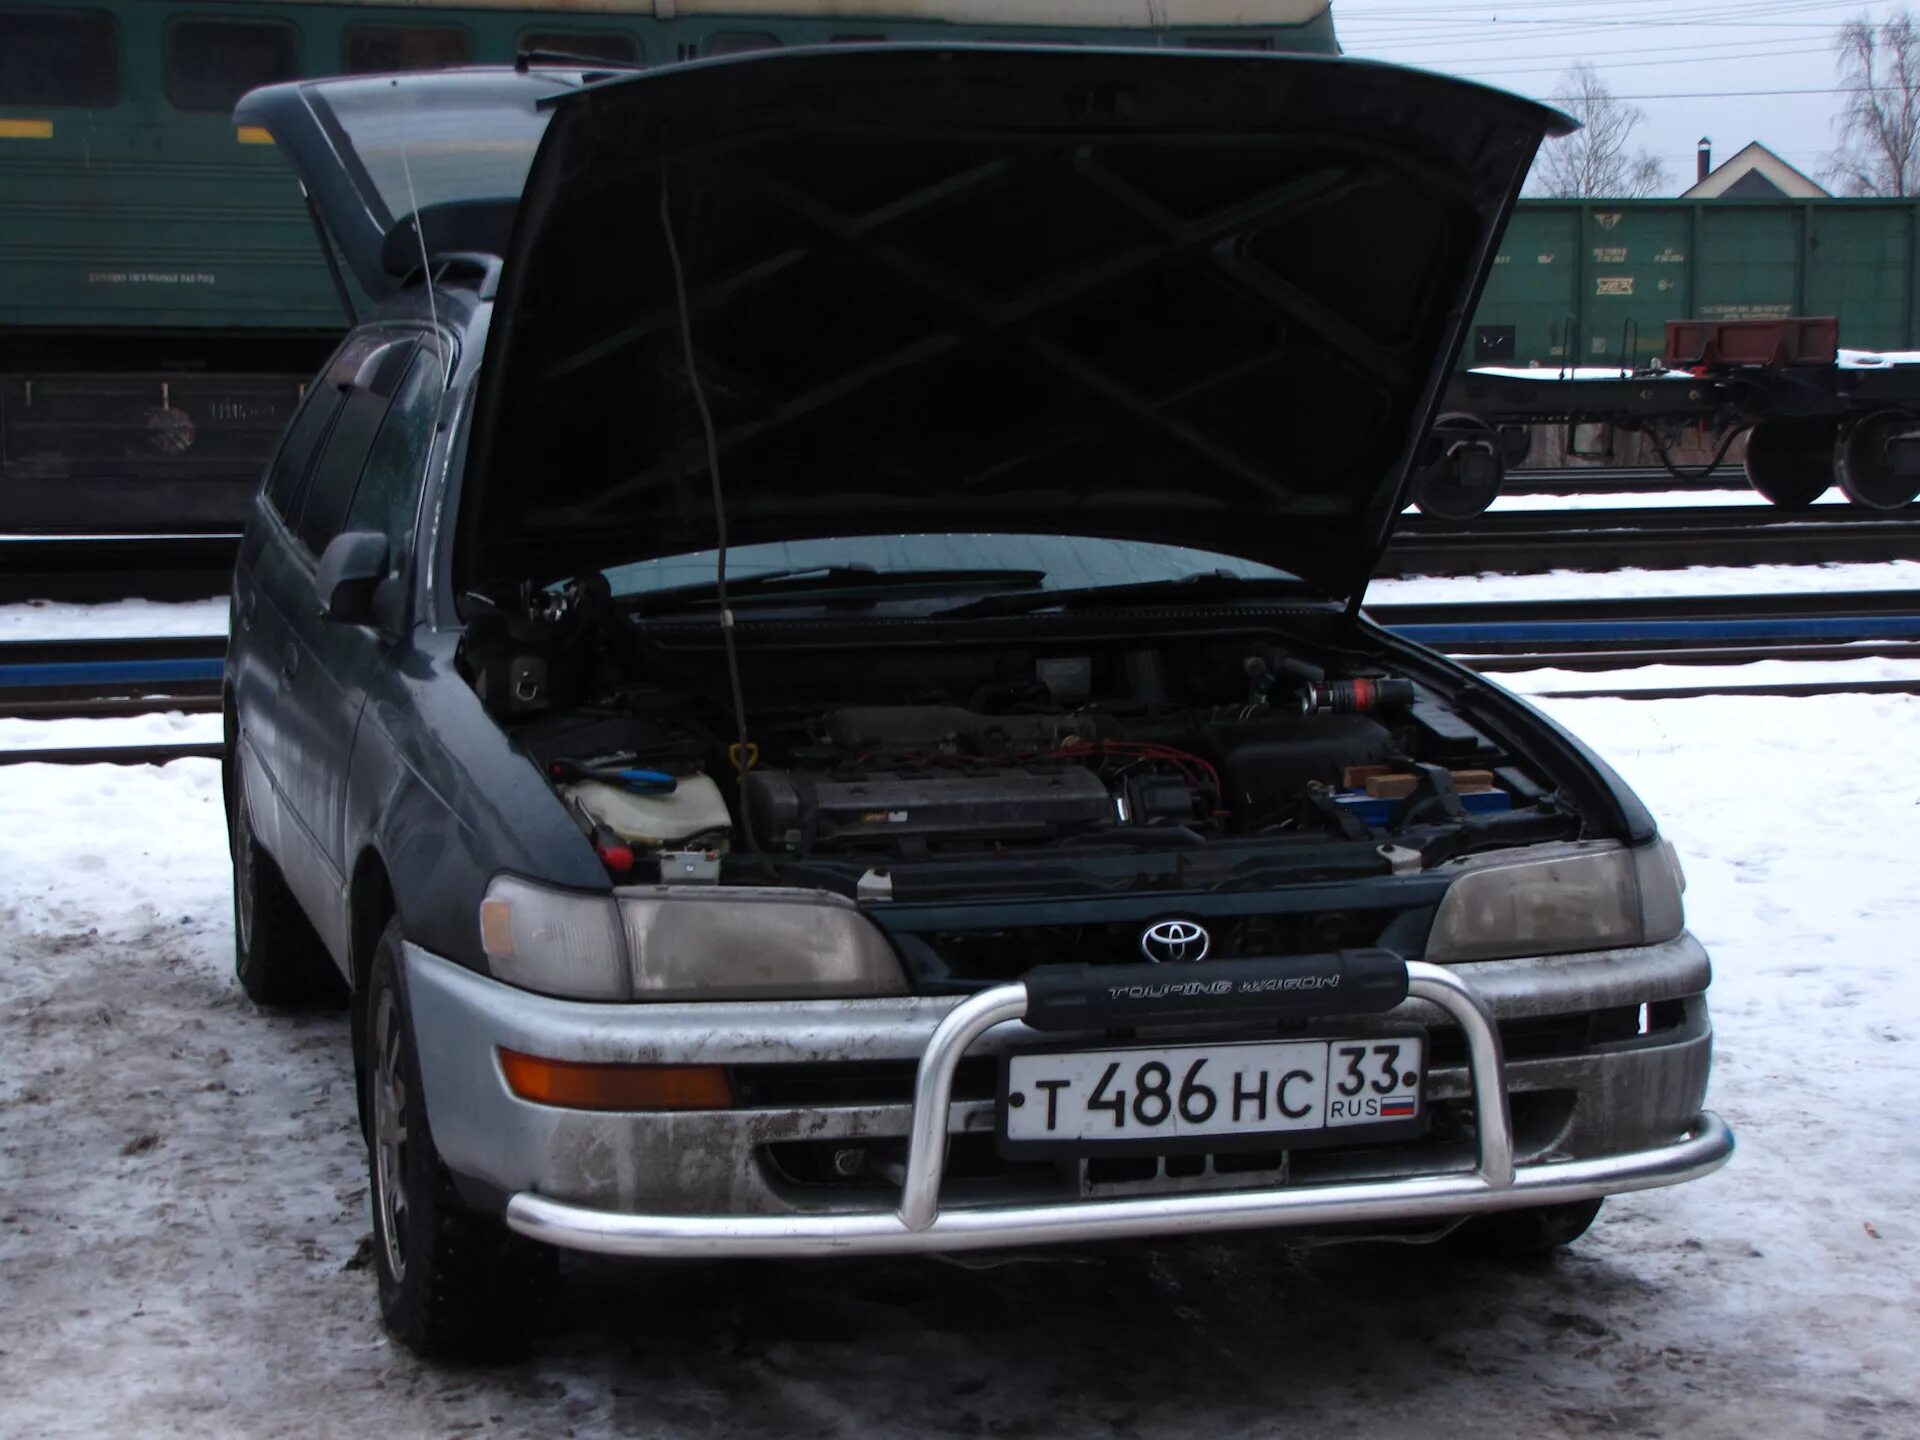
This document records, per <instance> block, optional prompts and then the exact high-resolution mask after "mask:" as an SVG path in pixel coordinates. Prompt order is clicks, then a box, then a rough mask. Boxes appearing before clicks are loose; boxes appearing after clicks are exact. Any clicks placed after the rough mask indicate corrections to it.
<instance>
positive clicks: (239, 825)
mask: <svg viewBox="0 0 1920 1440" xmlns="http://www.w3.org/2000/svg"><path fill="white" fill-rule="evenodd" d="M227 793H228V796H229V799H230V805H231V809H230V810H229V813H228V816H227V839H228V844H229V847H230V849H231V851H232V857H233V973H234V975H235V976H237V977H238V979H239V981H240V988H241V989H242V990H244V991H245V992H246V996H247V998H248V999H249V1000H251V1001H253V1003H254V1004H256V1005H264V1006H270V1007H272V1008H275V1009H286V1008H291V1007H296V1006H305V1005H337V1004H339V1003H340V1001H341V1000H342V999H343V998H344V997H345V995H346V986H345V984H344V983H343V982H342V981H341V979H340V972H339V971H337V970H336V969H334V966H333V960H332V958H331V957H329V956H328V954H327V949H326V946H324V945H323V944H321V943H320V937H319V936H318V935H317V934H315V933H314V929H313V926H312V924H311V923H310V922H309V921H308V920H307V917H306V915H305V914H303V913H302V912H301V909H300V903H299V902H298V901H297V900H295V899H294V898H293V892H292V891H290V890H289V889H287V882H286V879H285V877H283V876H282V875H281V873H280V867H279V866H278V865H276V864H274V862H273V857H272V856H271V855H269V854H267V852H266V851H265V850H264V849H263V848H262V847H261V845H260V841H259V838H258V837H257V836H256V835H255V834H254V833H253V821H252V818H251V817H250V815H249V814H248V811H247V792H246V783H245V781H244V779H243V778H242V772H241V770H240V767H239V765H238V764H235V765H234V767H233V773H232V777H231V782H230V784H229V785H228V787H227Z"/></svg>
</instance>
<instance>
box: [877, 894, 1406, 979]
mask: <svg viewBox="0 0 1920 1440" xmlns="http://www.w3.org/2000/svg"><path fill="white" fill-rule="evenodd" d="M1396 913H1397V912H1394V911H1390V910H1326V911H1304V910H1302V911H1292V912H1286V913H1281V914H1273V915H1244V916H1237V917H1227V918H1218V919H1214V918H1209V919H1207V920H1206V922H1205V923H1206V925H1207V928H1208V930H1209V931H1210V932H1211V937H1212V945H1211V947H1210V948H1209V950H1208V952H1207V955H1208V958H1209V959H1213V960H1233V959H1251V958H1256V957H1259V958H1264V957H1267V956H1273V955H1316V954H1324V953H1326V952H1328V951H1332V950H1360V949H1365V948H1367V947H1369V946H1372V945H1375V944H1377V943H1378V942H1379V940H1380V937H1381V936H1382V935H1383V934H1384V933H1385V932H1386V930H1387V927H1388V926H1389V925H1391V924H1392V923H1393V921H1394V919H1395V918H1396ZM1141 928H1142V927H1141V925H1140V923H1139V922H1138V921H1132V920H1128V921H1118V922H1114V923H1111V924H1099V925H1023V926H1020V927H1019V928H1017V929H1007V930H924V931H898V932H895V934H894V940H895V942H896V943H897V944H899V945H900V948H901V951H902V954H903V957H904V958H905V959H906V960H907V961H908V963H909V965H911V966H912V967H913V968H914V969H916V970H920V971H922V972H923V973H924V972H928V971H931V972H932V973H935V974H938V975H939V976H940V977H941V978H942V979H951V980H981V981H998V980H1017V979H1019V978H1020V977H1021V976H1022V975H1024V974H1026V973H1027V971H1029V970H1031V969H1033V968H1034V967H1035V966H1038V965H1137V964H1139V963H1140V962H1141V959H1142V956H1141V953H1140V931H1141Z"/></svg>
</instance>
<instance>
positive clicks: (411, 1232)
mask: <svg viewBox="0 0 1920 1440" xmlns="http://www.w3.org/2000/svg"><path fill="white" fill-rule="evenodd" d="M401 972H402V965H401V936H400V924H399V921H397V920H396V921H394V922H392V923H391V924H389V925H388V926H387V928H386V932H385V933H384V934H382V935H381V937H380V944H379V947H378V948H377V949H376V950H375V952H374V959H373V970H372V974H371V975H370V976H369V977H368V983H367V993H366V995H365V996H364V997H363V999H364V1004H365V1007H366V1008H365V1016H364V1024H363V1027H362V1033H363V1034H364V1035H365V1037H366V1041H365V1043H366V1047H367V1053H366V1063H365V1065H364V1067H363V1070H364V1079H363V1082H362V1083H363V1084H364V1085H365V1087H366V1094H365V1103H366V1114H367V1115H368V1116H369V1117H370V1118H371V1122H372V1123H371V1124H370V1125H369V1127H368V1130H369V1134H368V1137H367V1171H368V1180H369V1182H370V1183H369V1184H368V1186H367V1193H368V1195H369V1197H370V1199H371V1201H372V1204H373V1256H374V1268H375V1270H376V1271H377V1273H378V1275H379V1282H380V1318H381V1319H382V1320H383V1321H385V1322H386V1326H387V1328H388V1329H389V1330H391V1331H392V1332H393V1334H394V1336H395V1337H396V1338H397V1339H398V1340H399V1341H400V1342H401V1343H402V1344H403V1345H405V1346H406V1347H407V1348H408V1349H409V1350H412V1351H413V1352H414V1353H416V1354H419V1355H424V1356H430V1357H437V1358H443V1359H463V1360H480V1359H499V1358H502V1357H505V1356H509V1355H512V1354H513V1353H515V1352H516V1351H517V1350H519V1348H520V1347H521V1345H522V1344H523V1343H524V1341H525V1338H526V1330H527V1324H528V1321H529V1320H530V1318H531V1317H532V1316H533V1314H534V1313H535V1312H536V1310H537V1308H538V1301H539V1300H540V1299H541V1298H542V1297H543V1296H544V1294H545V1293H546V1290H547V1288H548V1285H549V1284H550V1282H551V1279H552V1275H553V1270H554V1261H555V1255H554V1252H553V1251H552V1250H550V1249H548V1248H547V1247H546V1246H544V1245H537V1244H535V1243H534V1242H533V1241H531V1240H527V1239H525V1238H524V1237H522V1236H519V1235H515V1234H514V1233H513V1232H511V1231H510V1230H508V1229H507V1228H506V1226H505V1225H504V1224H502V1223H501V1222H500V1221H499V1220H497V1219H494V1218H493V1217H492V1216H489V1215H482V1214H479V1213H477V1212H475V1211H473V1210H470V1209H468V1208H467V1207H466V1206H465V1205H464V1204H463V1203H462V1202H461V1200H460V1197H459V1194H458V1193H457V1192H456V1191H455V1189H454V1186H453V1181H452V1178H451V1177H450V1176H449V1175H448V1174H447V1170H446V1166H445V1165H443V1164H442V1163H441V1160H440V1154H439V1152H438V1151H437V1150H436V1149H435V1148H434V1144H433V1136H432V1134H431V1133H430V1132H429V1131H428V1129H427V1107H426V1100H425V1097H424V1095H423V1093H422V1090H421V1086H420V1062H419V1058H418V1055H417V1053H416V1051H415V1049H414V1043H413V1025H412V1021H411V1019H410V1017H409V1014H408V1010H407V999H406V984H405V980H404V978H403V976H402V973H401Z"/></svg>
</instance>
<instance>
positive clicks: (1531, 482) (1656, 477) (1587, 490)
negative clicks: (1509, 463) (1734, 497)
mask: <svg viewBox="0 0 1920 1440" xmlns="http://www.w3.org/2000/svg"><path fill="white" fill-rule="evenodd" d="M1688 468H1690V467H1688V466H1686V465H1684V464H1683V465H1682V466H1681V469H1683V470H1684V469H1688ZM1691 468H1694V469H1697V468H1699V467H1697V466H1694V467H1691ZM1746 488H1747V472H1746V470H1745V469H1744V468H1742V467H1741V466H1739V465H1720V466H1716V467H1715V468H1714V469H1713V470H1712V471H1711V472H1710V473H1708V474H1706V475H1687V476H1684V477H1682V476H1679V475H1675V474H1673V473H1672V472H1671V471H1669V470H1667V469H1666V468H1665V467H1664V466H1660V465H1556V466H1552V467H1545V468H1542V469H1538V470H1509V471H1508V472H1507V478H1506V483H1505V484H1503V485H1502V486H1501V487H1500V493H1501V494H1503V495H1634V494H1642V495H1643V494H1646V493H1647V492H1648V491H1652V490H1687V491H1693V490H1744V489H1746Z"/></svg>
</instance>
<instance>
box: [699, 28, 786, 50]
mask: <svg viewBox="0 0 1920 1440" xmlns="http://www.w3.org/2000/svg"><path fill="white" fill-rule="evenodd" d="M779 48H780V37H779V36H777V35H767V34H763V33H761V32H759V31H755V30H723V31H721V33H720V34H718V35H709V36H708V37H707V54H709V55H744V54H746V53H747V51H749V50H778V49H779Z"/></svg>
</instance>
